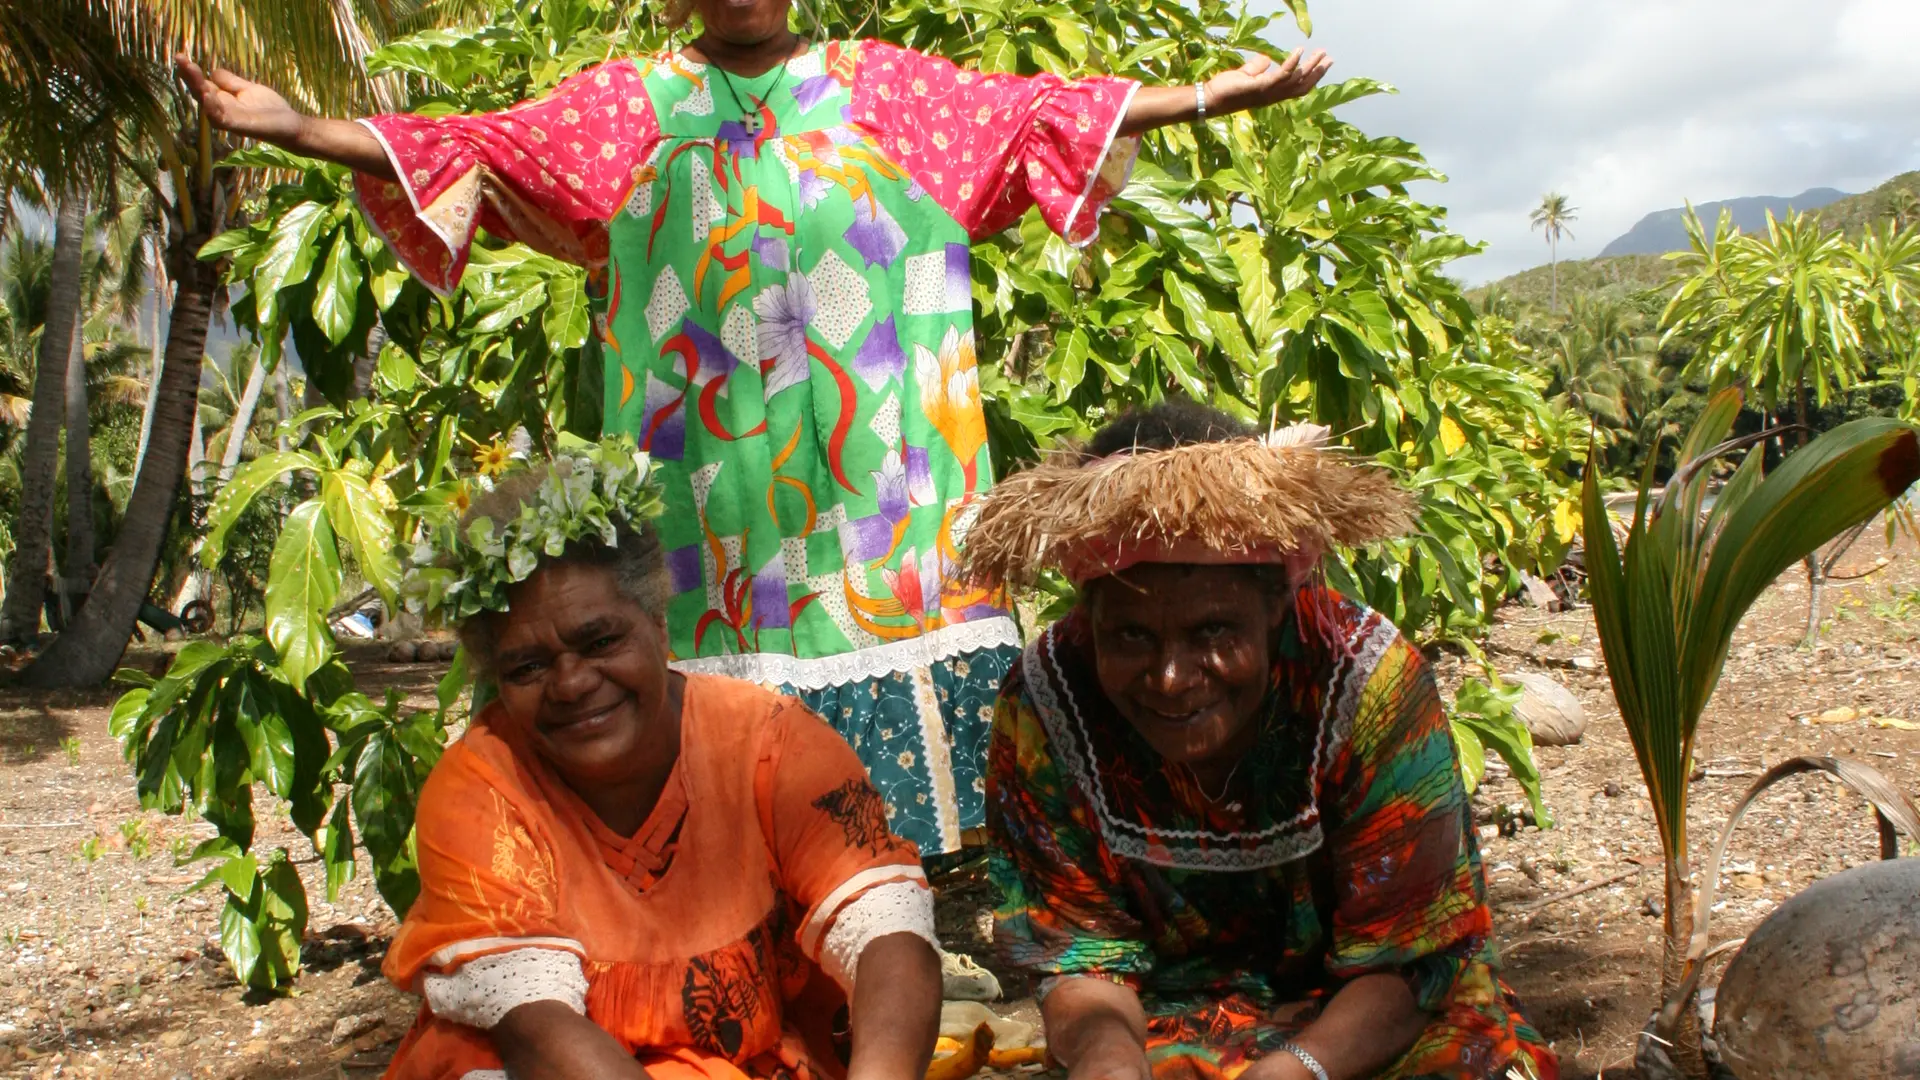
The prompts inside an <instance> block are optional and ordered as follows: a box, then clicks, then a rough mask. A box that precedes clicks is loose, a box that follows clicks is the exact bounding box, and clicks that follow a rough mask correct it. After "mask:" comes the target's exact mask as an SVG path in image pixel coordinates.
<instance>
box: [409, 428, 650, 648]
mask: <svg viewBox="0 0 1920 1080" xmlns="http://www.w3.org/2000/svg"><path fill="white" fill-rule="evenodd" d="M524 472H525V469H524V468H523V469H521V470H519V471H517V472H510V473H508V474H507V475H506V476H504V477H502V478H501V482H502V483H512V482H513V478H514V477H515V476H516V475H523V474H524ZM651 472H652V463H651V462H650V461H649V460H648V458H647V455H646V454H644V453H641V452H640V451H639V450H638V449H636V448H635V446H634V443H633V440H632V439H631V438H628V437H625V436H618V437H611V438H607V439H602V440H601V441H600V442H598V443H590V442H587V441H585V440H584V439H578V438H572V437H567V436H562V439H561V445H560V447H559V449H558V450H557V451H556V452H555V454H554V455H553V458H552V461H551V462H550V464H549V465H548V466H547V469H546V474H545V475H544V476H543V477H542V478H541V479H540V482H539V486H538V487H537V488H535V489H534V490H533V492H532V493H531V494H529V495H528V496H527V497H526V498H525V499H524V500H522V502H521V504H520V513H519V516H517V517H514V518H511V519H509V520H507V521H505V522H500V521H496V520H495V519H493V518H492V517H487V516H475V517H473V518H472V520H470V521H468V522H467V523H466V525H465V527H464V528H463V527H462V525H461V521H460V518H461V515H460V514H459V513H458V508H457V507H456V505H455V504H453V503H451V502H449V503H448V504H447V506H446V510H445V512H444V513H443V514H440V515H438V516H437V519H429V522H428V525H427V534H426V538H425V539H424V540H423V541H422V542H420V543H418V544H415V545H414V547H413V551H412V553H411V555H410V557H409V560H408V561H409V562H410V563H411V565H410V567H409V568H408V570H407V576H406V580H405V581H404V582H403V583H402V585H401V590H400V592H401V596H402V597H403V598H404V599H405V601H406V605H407V610H409V611H412V612H414V613H416V614H428V613H433V614H438V615H441V616H443V617H444V618H446V619H448V620H450V621H453V622H459V621H461V620H464V619H468V618H471V617H472V616H474V615H477V614H479V613H480V612H483V611H505V610H507V589H508V588H509V587H511V586H513V585H515V584H518V583H519V582H522V581H525V580H526V579H527V578H528V577H530V576H532V574H533V572H534V570H535V569H536V568H538V567H539V565H540V559H541V557H542V556H547V557H552V556H557V555H560V554H562V553H563V552H565V551H566V549H567V545H568V544H570V543H572V542H574V541H576V540H580V539H582V538H586V537H593V538H596V539H598V540H600V541H601V542H602V543H605V544H606V545H607V546H609V547H613V546H615V545H616V544H618V543H619V540H618V532H617V529H616V526H618V525H621V524H624V525H626V526H628V527H629V528H635V529H637V528H639V527H640V525H641V524H642V523H643V522H645V521H647V520H648V519H650V518H653V517H657V516H659V514H660V512H661V509H662V504H661V499H660V489H659V487H658V486H657V485H655V484H654V483H652V482H651V480H650V474H651Z"/></svg>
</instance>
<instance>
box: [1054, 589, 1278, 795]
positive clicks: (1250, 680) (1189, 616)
mask: <svg viewBox="0 0 1920 1080" xmlns="http://www.w3.org/2000/svg"><path fill="white" fill-rule="evenodd" d="M1090 602H1091V610H1090V612H1089V614H1090V616H1091V621H1092V628H1093V647H1094V657H1095V666H1096V669H1097V673H1098V676H1099V680H1100V686H1101V689H1103V690H1105V691H1106V694H1107V698H1108V700H1110V701H1112V702H1113V704H1114V707H1115V708H1116V709H1117V710H1118V711H1119V713H1120V715H1121V716H1122V717H1124V718H1126V720H1127V722H1128V723H1130V724H1132V725H1133V727H1134V729H1135V730H1136V731H1138V732H1139V733H1140V735H1141V736H1142V737H1143V738H1145V739H1146V740H1147V742H1148V744H1149V745H1151V746H1152V747H1153V749H1154V750H1155V751H1157V752H1158V753H1159V754H1160V756H1162V757H1164V758H1166V759H1167V760H1168V761H1174V762H1179V763H1182V764H1185V765H1190V766H1192V765H1204V764H1207V763H1218V762H1222V761H1225V760H1231V759H1232V758H1233V757H1235V756H1237V755H1238V754H1241V753H1244V752H1245V751H1246V750H1248V749H1250V748H1251V747H1252V744H1253V742H1254V740H1255V738H1257V737H1258V734H1259V732H1258V728H1257V724H1256V717H1257V716H1258V715H1259V712H1260V703H1261V701H1262V700H1263V699H1264V698H1265V697H1266V693H1267V685H1268V681H1269V676H1270V674H1271V671H1272V667H1273V663H1272V659H1271V657H1272V653H1271V648H1272V643H1273V640H1274V635H1275V634H1276V633H1277V632H1278V630H1279V627H1280V624H1281V620H1282V619H1284V618H1285V617H1286V615H1287V613H1288V611H1289V610H1290V608H1291V594H1290V593H1288V592H1287V591H1285V590H1280V591H1278V592H1276V591H1275V590H1273V589H1272V588H1271V587H1270V586H1269V585H1268V584H1267V583H1266V582H1265V581H1264V580H1263V579H1262V578H1261V577H1259V576H1258V575H1256V574H1255V573H1253V572H1252V571H1251V570H1249V569H1248V568H1247V567H1244V566H1195V565H1187V564H1178V563H1143V564H1140V565H1138V566H1134V567H1132V568H1130V569H1128V570H1126V571H1123V572H1121V573H1119V574H1115V575H1113V576H1112V577H1108V578H1104V579H1101V580H1100V581H1099V582H1097V583H1095V586H1094V588H1093V589H1092V596H1091V597H1090Z"/></svg>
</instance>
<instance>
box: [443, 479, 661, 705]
mask: <svg viewBox="0 0 1920 1080" xmlns="http://www.w3.org/2000/svg"><path fill="white" fill-rule="evenodd" d="M555 469H557V470H558V471H559V472H560V474H561V475H562V476H565V475H566V474H567V473H568V472H571V471H572V469H571V466H570V464H569V463H568V462H566V461H564V460H562V461H560V462H559V463H558V464H557V465H541V466H538V467H536V468H533V469H529V470H527V471H525V472H518V473H514V474H513V475H511V476H508V477H507V478H505V479H503V480H501V481H500V483H499V484H497V485H495V487H494V489H493V490H492V491H489V492H487V493H486V494H484V495H482V496H481V497H479V498H478V499H475V500H474V501H473V505H472V506H471V507H469V508H468V509H467V512H466V513H465V514H464V515H462V516H461V518H460V532H461V534H462V535H465V534H466V531H467V528H468V526H470V525H472V524H473V523H474V522H475V521H478V520H479V519H481V518H491V519H493V521H494V522H495V523H496V524H499V523H504V522H508V521H512V520H513V519H515V518H517V517H519V516H520V511H521V508H522V507H525V506H527V505H529V504H531V503H532V502H533V501H534V498H535V494H536V493H537V492H538V491H539V490H540V485H541V484H542V483H544V482H545V481H546V478H547V474H548V473H549V472H550V471H553V470H555ZM563 564H572V565H576V566H598V567H604V568H606V569H608V570H610V571H612V572H613V580H614V587H615V588H616V589H618V590H619V592H620V595H621V596H623V597H625V598H626V599H628V600H631V601H633V602H634V603H636V604H638V605H640V609H641V610H642V611H645V612H646V613H647V614H649V615H652V616H654V617H655V618H657V619H661V620H663V621H664V620H665V619H666V612H667V598H668V596H669V595H670V592H671V590H670V588H669V586H668V583H667V561H666V553H665V551H664V550H663V549H662V548H661V546H660V534H659V533H658V532H657V531H655V530H654V528H653V526H652V525H651V524H649V523H647V522H641V523H639V524H638V525H634V524H632V523H629V522H625V521H616V522H615V523H614V544H613V546H612V547H608V546H607V545H606V544H605V543H603V542H602V541H600V540H599V539H597V538H591V537H589V538H582V539H580V540H575V541H573V542H572V543H570V544H568V545H567V547H566V550H565V551H562V552H561V553H560V554H559V555H551V556H550V555H542V556H541V557H540V569H545V568H547V567H550V566H559V565H563ZM499 615H500V613H499V612H493V611H483V612H480V613H479V614H477V615H475V616H473V617H472V618H469V619H467V620H466V621H464V622H462V623H461V624H460V626H459V633H460V644H461V645H462V646H463V647H464V648H465V649H466V650H467V657H468V660H469V662H470V663H471V664H472V665H473V667H474V670H475V672H476V673H477V674H480V675H483V676H492V675H493V674H495V672H494V671H493V646H494V620H495V618H497V617H498V616H499Z"/></svg>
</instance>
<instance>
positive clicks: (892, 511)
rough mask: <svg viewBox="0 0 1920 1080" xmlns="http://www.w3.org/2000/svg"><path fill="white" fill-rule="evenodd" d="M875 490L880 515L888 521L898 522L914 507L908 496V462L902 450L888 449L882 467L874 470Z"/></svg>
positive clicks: (874, 496) (874, 495)
mask: <svg viewBox="0 0 1920 1080" xmlns="http://www.w3.org/2000/svg"><path fill="white" fill-rule="evenodd" d="M873 492H874V494H873V498H874V501H875V503H877V504H878V505H879V507H880V516H881V517H883V518H886V519H887V520H888V521H891V522H896V523H897V522H898V521H899V520H900V519H901V518H904V517H906V516H907V511H908V510H910V509H912V507H911V505H910V504H909V501H908V498H907V463H906V462H905V461H903V460H902V459H901V457H900V451H898V450H888V451H887V456H886V457H885V458H884V459H883V460H882V461H881V462H880V467H879V468H878V469H874V470H873Z"/></svg>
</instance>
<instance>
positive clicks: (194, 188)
mask: <svg viewBox="0 0 1920 1080" xmlns="http://www.w3.org/2000/svg"><path fill="white" fill-rule="evenodd" d="M184 186H185V187H186V190H184V191H181V192H179V193H178V197H179V198H182V199H186V198H191V199H193V201H194V206H193V210H194V215H193V217H194V222H195V225H196V228H195V229H194V231H193V232H192V233H191V234H188V233H187V232H186V230H185V229H184V228H182V227H181V224H180V221H179V219H178V218H177V217H175V218H174V220H172V221H171V222H170V225H171V228H170V230H169V232H170V236H171V239H170V241H169V252H168V254H169V257H170V261H171V263H172V265H173V267H174V271H175V273H174V290H175V291H174V299H173V317H172V321H171V325H169V326H168V328H167V351H166V363H165V364H164V365H163V366H162V368H161V371H160V391H159V398H158V401H157V406H156V408H155V409H154V416H153V436H152V438H151V440H150V441H149V443H148V446H147V456H146V460H145V461H142V462H141V463H140V471H139V474H138V475H137V476H136V477H135V478H134V483H133V495H132V497H131V498H129V499H128V500H127V511H126V516H125V519H124V520H123V522H122V524H121V527H120V533H119V536H118V538H117V539H116V540H115V541H114V545H113V550H112V551H111V552H110V553H109V554H108V555H107V560H106V563H105V565H103V566H102V567H101V568H100V575H99V577H98V578H97V579H96V580H95V583H94V589H93V595H92V596H91V597H90V598H89V600H88V602H87V606H86V607H85V608H83V609H81V611H80V614H79V616H78V617H77V618H75V619H74V621H73V624H72V625H71V626H69V627H68V628H67V631H66V633H64V634H61V635H60V637H59V638H58V639H56V640H55V641H54V643H53V644H52V645H51V646H50V647H48V649H47V651H46V652H45V653H43V654H41V656H40V658H39V659H38V660H37V661H36V662H35V663H34V664H33V666H32V667H30V668H28V669H27V670H26V672H24V673H23V675H22V681H24V682H25V683H27V684H28V685H30V686H37V687H80V686H95V685H98V684H100V683H102V682H105V681H106V679H107V677H108V676H110V675H112V674H113V670H114V668H115V666H117V665H118V664H119V662H120V657H121V656H122V655H124V654H125V653H126V649H127V640H128V638H130V637H131V636H132V635H133V628H134V622H135V620H136V619H137V618H138V617H139V614H140V605H141V604H143V603H145V602H146V600H147V594H148V592H149V591H150V590H151V589H152V588H153V575H154V572H155V570H157V569H158V568H159V565H160V548H161V545H162V544H163V543H164V542H165V540H166V535H167V526H168V523H169V522H170V521H171V520H172V517H173V508H174V505H175V503H176V502H177V501H178V498H179V494H180V483H181V480H182V479H183V478H184V477H185V475H186V471H187V454H188V451H189V449H190V447H191V444H192V441H193V439H192V433H193V430H194V428H195V426H196V424H197V415H196V414H197V412H198V410H199V406H200V400H199V396H200V372H201V365H202V364H203V363H204V362H205V359H206V351H207V324H208V322H209V321H210V320H211V318H212V316H213V303H214V298H215V296H216V295H217V294H218V292H219V290H220V287H221V286H220V275H219V270H218V268H217V267H216V266H215V264H213V263H211V262H202V261H201V260H199V259H198V258H196V257H195V255H196V254H197V253H198V252H199V250H200V248H201V247H202V246H203V245H205V244H206V242H207V241H208V240H211V239H213V237H214V236H215V235H217V234H218V232H219V227H220V224H219V222H218V221H217V220H216V218H215V214H214V207H215V205H216V201H217V200H216V198H215V191H214V186H213V185H212V184H205V185H202V184H190V185H184Z"/></svg>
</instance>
